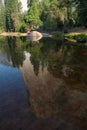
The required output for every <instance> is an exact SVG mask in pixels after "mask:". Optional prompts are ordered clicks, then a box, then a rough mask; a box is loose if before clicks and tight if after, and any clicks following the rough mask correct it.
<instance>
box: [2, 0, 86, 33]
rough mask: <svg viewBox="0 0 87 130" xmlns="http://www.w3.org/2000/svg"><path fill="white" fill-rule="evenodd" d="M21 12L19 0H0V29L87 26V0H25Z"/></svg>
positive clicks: (53, 28) (25, 29)
mask: <svg viewBox="0 0 87 130" xmlns="http://www.w3.org/2000/svg"><path fill="white" fill-rule="evenodd" d="M27 7H28V11H26V12H23V13H21V2H20V0H4V2H3V0H0V30H5V29H6V31H21V32H25V31H28V30H31V29H37V28H39V29H42V30H49V31H51V30H59V29H63V30H64V29H65V30H66V29H67V28H70V27H74V26H85V27H87V22H86V21H87V0H79V1H78V0H27Z"/></svg>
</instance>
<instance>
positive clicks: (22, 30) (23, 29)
mask: <svg viewBox="0 0 87 130" xmlns="http://www.w3.org/2000/svg"><path fill="white" fill-rule="evenodd" d="M18 31H19V32H26V24H25V22H24V21H23V22H21V23H20V25H19V28H18Z"/></svg>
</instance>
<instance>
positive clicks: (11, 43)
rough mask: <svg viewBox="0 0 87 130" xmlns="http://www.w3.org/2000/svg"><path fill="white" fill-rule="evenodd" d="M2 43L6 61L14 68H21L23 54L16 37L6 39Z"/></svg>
mask: <svg viewBox="0 0 87 130" xmlns="http://www.w3.org/2000/svg"><path fill="white" fill-rule="evenodd" d="M4 42H5V44H4V50H5V52H6V53H7V56H8V60H9V61H11V62H12V63H13V66H14V67H19V66H20V65H21V66H22V64H23V60H24V54H23V50H22V47H21V44H20V42H19V41H18V39H17V38H16V37H7V38H6V40H5V41H4Z"/></svg>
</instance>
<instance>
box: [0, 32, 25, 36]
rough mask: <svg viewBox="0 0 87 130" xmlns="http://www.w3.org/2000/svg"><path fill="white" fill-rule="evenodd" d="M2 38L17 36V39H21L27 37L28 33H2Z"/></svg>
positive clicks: (0, 34)
mask: <svg viewBox="0 0 87 130" xmlns="http://www.w3.org/2000/svg"><path fill="white" fill-rule="evenodd" d="M0 36H15V37H20V36H27V33H20V32H2V33H0Z"/></svg>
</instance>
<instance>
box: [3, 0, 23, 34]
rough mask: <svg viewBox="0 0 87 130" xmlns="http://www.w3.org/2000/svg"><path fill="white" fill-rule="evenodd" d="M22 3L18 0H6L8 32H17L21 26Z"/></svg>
mask: <svg viewBox="0 0 87 130" xmlns="http://www.w3.org/2000/svg"><path fill="white" fill-rule="evenodd" d="M20 6H21V4H20V2H18V0H5V19H6V21H5V23H6V31H7V32H8V31H10V32H11V31H13V32H14V31H17V27H18V26H19V24H20Z"/></svg>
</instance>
